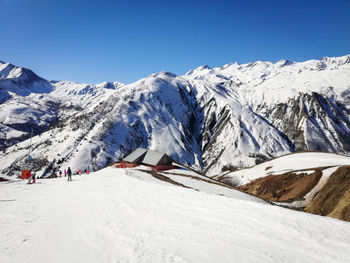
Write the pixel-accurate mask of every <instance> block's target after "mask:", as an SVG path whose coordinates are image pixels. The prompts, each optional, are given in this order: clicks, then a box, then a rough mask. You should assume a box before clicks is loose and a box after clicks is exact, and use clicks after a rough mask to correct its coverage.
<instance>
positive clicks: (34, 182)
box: [33, 173, 35, 184]
mask: <svg viewBox="0 0 350 263" xmlns="http://www.w3.org/2000/svg"><path fill="white" fill-rule="evenodd" d="M33 184H35V173H33Z"/></svg>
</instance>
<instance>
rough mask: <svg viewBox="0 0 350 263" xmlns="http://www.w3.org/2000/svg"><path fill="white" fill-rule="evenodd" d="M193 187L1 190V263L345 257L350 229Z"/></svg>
mask: <svg viewBox="0 0 350 263" xmlns="http://www.w3.org/2000/svg"><path fill="white" fill-rule="evenodd" d="M173 177H174V178H175V176H174V175H173ZM183 181H184V183H186V182H185V180H183ZM200 183H201V184H202V182H200ZM191 184H192V186H195V185H194V183H193V181H191ZM197 188H198V189H199V190H198V189H197V191H196V190H194V189H189V188H184V187H179V186H175V185H172V184H168V183H165V182H163V181H158V180H157V179H155V178H153V177H150V176H149V174H146V173H144V172H141V171H137V170H133V169H116V168H112V167H109V168H106V169H103V170H100V171H98V172H94V173H91V174H89V175H82V176H74V177H73V181H72V182H67V181H66V178H64V177H63V178H57V179H45V180H39V181H38V183H37V184H33V185H27V184H26V183H25V182H23V181H17V182H11V183H0V225H1V227H0V262H1V263H3V262H4V263H5V262H6V263H11V262H16V263H21V262H26V263H32V262H33V263H34V262H35V263H41V262H45V263H46V262H52V263H54V262H60V263H62V262H84V263H88V262H233V261H234V262H348V259H349V258H350V250H349V247H350V223H348V222H342V221H339V220H335V219H332V218H325V217H320V216H315V215H311V214H306V213H300V212H296V211H292V210H288V209H284V208H280V207H277V206H272V205H269V204H267V203H265V202H262V201H260V200H258V199H256V198H252V197H250V196H248V195H244V194H241V193H239V194H237V195H235V194H232V195H231V196H230V197H228V196H222V195H217V193H216V191H211V190H210V189H211V188H205V189H206V192H203V191H202V190H201V189H203V188H204V187H202V186H200V185H198V186H197ZM232 192H233V193H234V192H235V191H234V190H232Z"/></svg>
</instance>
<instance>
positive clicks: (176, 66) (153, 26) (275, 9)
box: [0, 0, 350, 84]
mask: <svg viewBox="0 0 350 263" xmlns="http://www.w3.org/2000/svg"><path fill="white" fill-rule="evenodd" d="M0 22H1V33H0V60H2V61H6V62H11V63H13V64H15V65H19V66H24V67H27V68H30V69H32V70H34V71H35V72H36V73H37V74H38V75H40V76H42V77H44V78H46V79H54V80H71V81H76V82H84V83H92V84H94V83H100V82H103V81H120V82H124V83H131V82H133V81H136V80H138V79H140V78H142V77H146V76H148V75H149V74H151V73H156V72H160V71H170V72H173V73H175V74H179V75H182V74H184V73H186V72H187V71H188V70H190V69H193V68H196V67H198V66H200V65H203V64H208V65H209V66H211V67H216V66H222V65H224V64H226V63H230V62H234V61H237V62H239V63H247V62H250V61H255V60H268V61H273V62H275V61H278V60H280V59H291V60H294V61H304V60H308V59H321V58H322V57H323V56H343V55H346V54H349V53H350V0H329V1H323V0H318V1H313V0H255V1H254V0H241V1H235V0H231V1H225V0H222V1H221V0H216V1H213V0H211V1H207V0H201V1H197V0H195V1H190V0H188V1H182V0H177V1H166V0H163V1H146V0H144V1H132V0H129V1H127V0H126V1H118V0H115V1H108V0H104V1H102V0H99V1H98V0H96V1H95V0H90V1H88V0H85V1H82V0H76V1H75V0H0Z"/></svg>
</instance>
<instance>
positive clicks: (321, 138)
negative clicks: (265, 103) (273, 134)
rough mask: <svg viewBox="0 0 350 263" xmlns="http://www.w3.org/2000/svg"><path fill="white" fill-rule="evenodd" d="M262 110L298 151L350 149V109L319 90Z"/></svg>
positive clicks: (341, 150) (264, 115)
mask: <svg viewBox="0 0 350 263" xmlns="http://www.w3.org/2000/svg"><path fill="white" fill-rule="evenodd" d="M258 111H259V112H260V114H261V115H262V116H263V117H264V118H266V119H267V120H268V121H269V122H271V124H272V125H274V126H275V127H276V128H277V129H279V130H280V131H281V132H282V133H283V134H285V135H286V136H287V137H288V139H289V140H290V141H291V142H292V143H293V145H294V148H295V150H296V151H305V150H309V151H326V152H337V153H343V154H344V153H347V152H348V151H349V150H350V121H349V119H350V111H349V109H347V108H346V106H345V105H343V104H341V103H340V102H337V101H335V100H334V99H332V98H329V97H326V96H324V95H321V94H319V93H316V92H313V93H312V94H300V95H299V96H298V97H297V98H295V99H289V100H288V102H287V103H281V104H278V105H275V106H272V107H268V108H265V109H264V108H261V109H258Z"/></svg>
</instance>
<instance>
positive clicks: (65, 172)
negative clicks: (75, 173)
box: [64, 169, 67, 177]
mask: <svg viewBox="0 0 350 263" xmlns="http://www.w3.org/2000/svg"><path fill="white" fill-rule="evenodd" d="M66 175H67V171H66V169H64V177H66Z"/></svg>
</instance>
